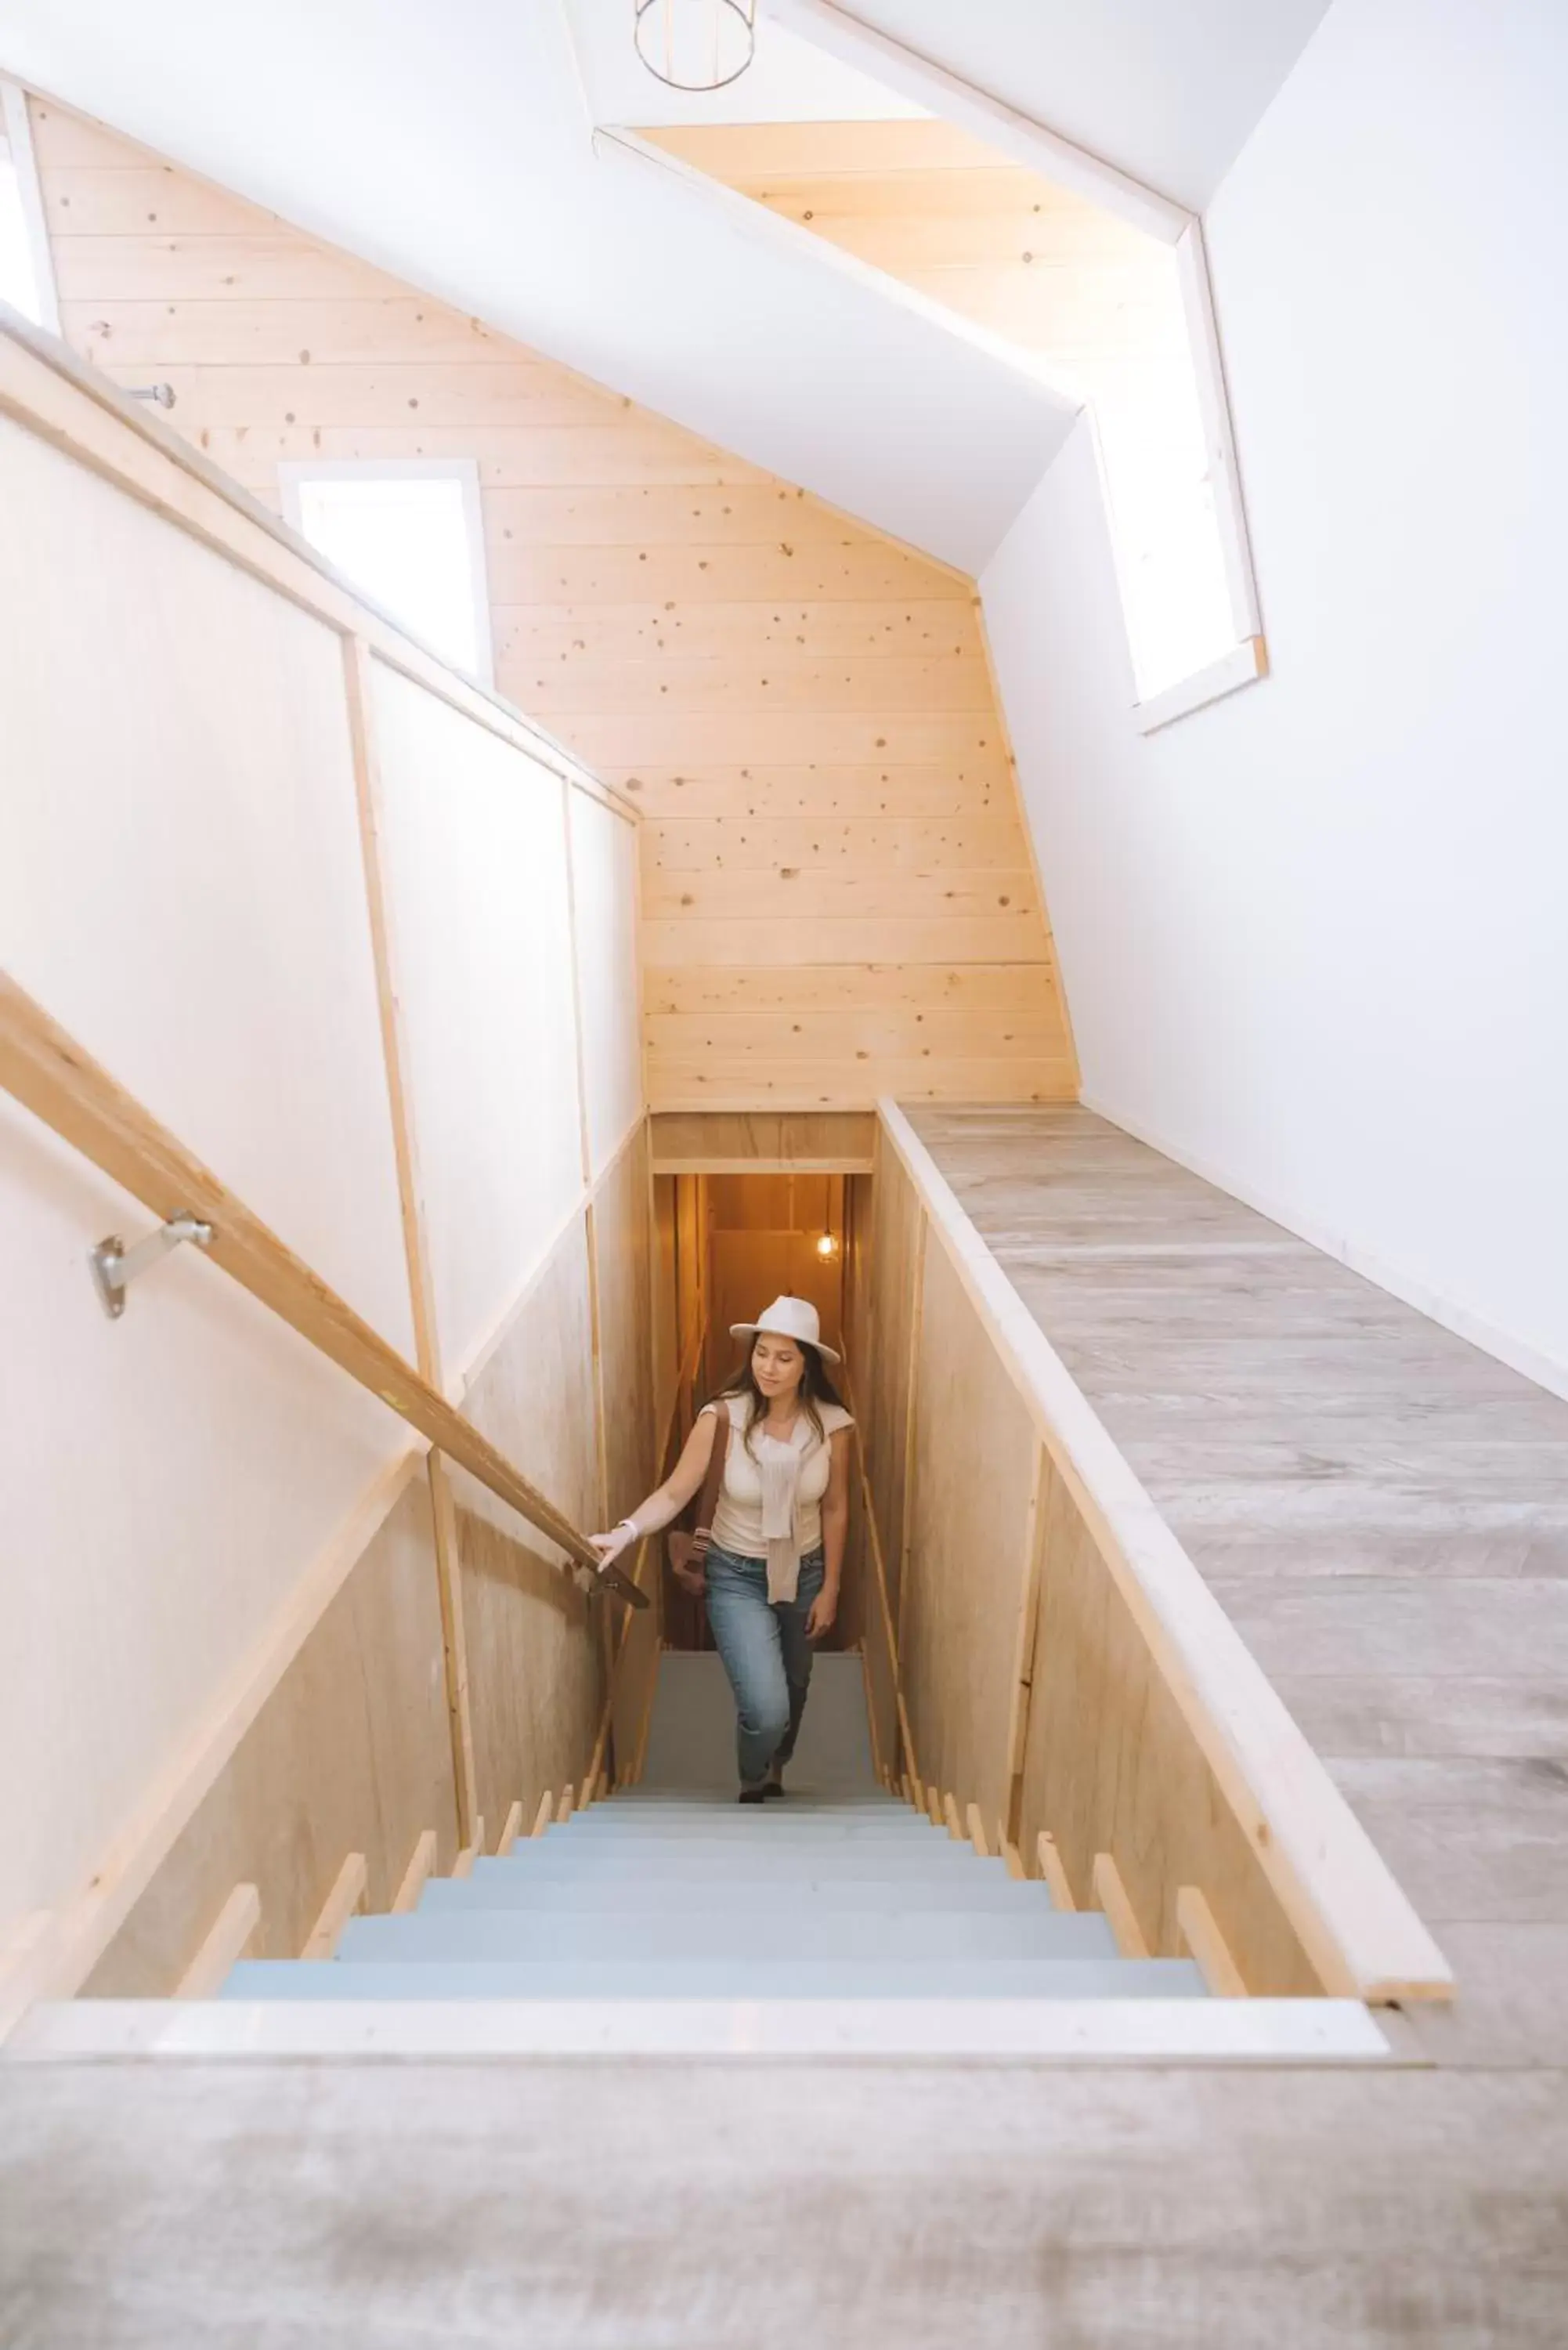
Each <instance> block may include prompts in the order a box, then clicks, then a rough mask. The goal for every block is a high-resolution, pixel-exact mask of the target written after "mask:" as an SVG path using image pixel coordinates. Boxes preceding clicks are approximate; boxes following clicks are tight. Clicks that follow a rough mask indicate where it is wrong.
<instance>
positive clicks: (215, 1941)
mask: <svg viewBox="0 0 1568 2350" xmlns="http://www.w3.org/2000/svg"><path fill="white" fill-rule="evenodd" d="M260 1924H261V1895H260V1894H259V1893H258V1892H257V1890H256V1888H255V1887H254V1885H236V1886H235V1887H234V1891H233V1892H232V1893H231V1894H230V1896H229V1898H228V1899H227V1900H226V1901H225V1902H224V1904H223V1908H221V1909H220V1910H219V1912H218V1915H217V1918H216V1919H215V1921H214V1923H213V1926H212V1928H211V1929H210V1930H209V1931H208V1933H207V1934H206V1936H205V1937H204V1938H203V1939H202V1947H201V1949H200V1950H198V1951H197V1952H196V1955H195V1957H194V1958H193V1959H192V1960H191V1963H190V1965H189V1966H188V1967H187V1968H186V1970H185V1971H184V1973H183V1974H182V1976H181V1978H180V1981H179V1983H178V1985H177V1987H176V1989H175V1992H174V1996H175V1998H176V1999H211V1998H212V1997H213V1993H214V1992H215V1991H217V1990H218V1989H219V1987H220V1985H221V1984H222V1983H223V1979H224V1977H225V1976H226V1975H227V1974H228V1971H229V1970H230V1968H231V1967H233V1966H234V1965H236V1964H237V1963H238V1961H239V1960H241V1959H243V1958H244V1955H245V1952H246V1951H247V1950H249V1949H250V1946H251V1943H252V1941H253V1940H254V1937H255V1931H256V1929H257V1927H258V1926H259V1925H260Z"/></svg>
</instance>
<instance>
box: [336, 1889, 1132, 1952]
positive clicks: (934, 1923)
mask: <svg viewBox="0 0 1568 2350" xmlns="http://www.w3.org/2000/svg"><path fill="white" fill-rule="evenodd" d="M337 1956H338V1959H339V1960H340V1962H341V1963H342V1964H344V1965H346V1966H348V1965H355V1966H358V1965H359V1964H361V1963H372V1962H375V1961H377V1960H384V1961H387V1962H391V1961H393V1960H400V1961H401V1960H407V1961H409V1962H410V1964H416V1963H417V1964H430V1963H432V1962H433V1963H436V1964H449V1963H453V1962H455V1961H458V1960H475V1961H477V1960H493V1959H530V1960H532V1959H538V1960H549V1959H561V1960H589V1961H597V1960H609V1959H614V1960H632V1959H644V1958H647V1959H684V1960H710V1959H711V1960H719V1959H730V1960H733V1961H734V1962H735V1963H736V1964H738V1965H749V1964H750V1963H752V1961H753V1960H758V1961H766V1962H770V1963H771V1962H773V1961H774V1960H786V1959H787V1960H796V1959H810V1960H818V1959H823V1960H826V1959H829V1958H845V1959H857V1960H861V1959H865V1960H884V1961H886V1960H900V1961H902V1960H915V1959H971V1958H972V1959H1114V1958H1115V1957H1116V1942H1115V1939H1114V1938H1113V1936H1112V1934H1111V1930H1110V1928H1109V1926H1108V1925H1107V1924H1106V1920H1105V1918H1103V1917H1102V1916H1101V1915H1100V1914H1099V1912H1098V1911H1097V1910H1085V1911H1082V1912H1074V1911H1071V1910H1065V1911H1064V1910H1060V1909H1037V1910H1035V1911H1034V1912H1033V1914H1032V1915H1024V1914H1023V1913H1019V1914H1015V1915H1014V1916H1012V1917H1006V1916H1003V1915H1002V1914H1000V1913H999V1912H998V1911H996V1910H992V1909H985V1910H976V1911H971V1910H966V1909H964V1908H961V1907H954V1908H948V1909H915V1910H908V1909H888V1910H882V1911H880V1912H875V1911H868V1910H863V1909H862V1910H856V1909H844V1910H838V1911H836V1912H834V1913H832V1914H831V1915H829V1916H826V1917H815V1916H813V1915H811V1914H810V1913H809V1912H807V1911H803V1912H797V1913H795V1914H794V1915H790V1914H785V1913H783V1912H779V1911H774V1912H771V1913H769V1914H767V1915H764V1916H761V1917H758V1916H753V1915H752V1914H750V1913H748V1912H747V1911H746V1910H744V1909H742V1908H740V1906H739V1905H738V1904H737V1905H734V1906H732V1905H730V1904H729V1903H725V1905H724V1906H723V1907H722V1908H721V1907H718V1906H713V1907H697V1906H696V1905H693V1906H691V1908H688V1909H687V1910H686V1911H685V1912H684V1913H682V1912H680V1911H670V1910H658V1909H656V1910H643V1909H639V1908H633V1907H630V1906H628V1908H626V1909H624V1910H622V1911H621V1912H620V1914H619V1915H618V1916H603V1915H596V1914H594V1913H591V1912H588V1913H585V1912H582V1911H576V1912H574V1911H571V1910H550V1911H541V1910H533V1909H460V1910H455V1911H448V1912H445V1913H444V1914H443V1913H442V1912H441V1911H439V1910H424V1909H419V1910H415V1911H412V1912H411V1913H410V1914H409V1915H407V1916H402V1917H381V1918H350V1919H349V1920H348V1924H347V1925H346V1926H345V1928H344V1929H343V1933H342V1938H341V1939H340V1940H339V1942H338V1945H337Z"/></svg>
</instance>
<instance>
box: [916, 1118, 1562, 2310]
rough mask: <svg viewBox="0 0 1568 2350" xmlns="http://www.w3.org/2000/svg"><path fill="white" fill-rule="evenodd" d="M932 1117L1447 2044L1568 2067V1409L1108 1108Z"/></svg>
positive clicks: (962, 1182)
mask: <svg viewBox="0 0 1568 2350" xmlns="http://www.w3.org/2000/svg"><path fill="white" fill-rule="evenodd" d="M909 1115H910V1118H911V1121H912V1123H913V1124H914V1126H915V1128H916V1129H917V1131H918V1132H919V1135H920V1137H921V1139H922V1140H923V1141H924V1142H925V1144H926V1146H927V1148H928V1149H929V1150H930V1151H931V1153H932V1155H933V1157H934V1158H935V1159H936V1161H937V1164H938V1165H939V1167H940V1169H941V1171H942V1173H943V1174H944V1175H945V1176H946V1178H947V1180H948V1181H949V1182H950V1184H951V1186H952V1188H953V1190H954V1191H955V1192H956V1193H957V1195H958V1197H959V1199H960V1200H961V1201H962V1203H963V1206H964V1207H965V1209H966V1210H967V1211H968V1212H969V1214H970V1216H971V1218H972V1220H973V1222H974V1223H975V1225H976V1227H977V1229H978V1230H979V1232H981V1236H982V1237H983V1239H984V1240H985V1241H986V1243H988V1245H989V1246H990V1247H991V1249H992V1251H993V1252H994V1253H995V1255H996V1257H997V1258H998V1260H999V1262H1000V1263H1002V1266H1003V1267H1004V1268H1005V1270H1006V1272H1007V1274H1008V1275H1009V1277H1010V1278H1011V1280H1012V1283H1013V1285H1014V1286H1015V1288H1016V1289H1017V1291H1018V1293H1019V1295H1020V1296H1021V1297H1022V1298H1023V1300H1024V1302H1025V1304H1026V1305H1028V1306H1029V1308H1030V1310H1031V1312H1032V1313H1033V1315H1034V1318H1035V1320H1036V1321H1037V1322H1038V1323H1039V1325H1040V1326H1041V1328H1042V1329H1043V1330H1044V1332H1045V1334H1046V1336H1048V1337H1049V1338H1050V1340H1051V1343H1052V1345H1053V1346H1054V1347H1055V1348H1056V1350H1057V1352H1058V1353H1059V1354H1060V1355H1061V1357H1062V1358H1063V1360H1064V1362H1065V1364H1066V1366H1067V1367H1068V1369H1069V1370H1070V1371H1071V1372H1072V1374H1073V1376H1074V1378H1075V1379H1076V1380H1077V1381H1078V1383H1079V1385H1080V1386H1081V1387H1082V1388H1083V1389H1084V1390H1085V1394H1086V1395H1087V1396H1088V1398H1089V1399H1090V1400H1091V1402H1092V1403H1093V1404H1094V1405H1095V1407H1096V1410H1097V1411H1098V1412H1099V1414H1100V1416H1101V1418H1102V1419H1103V1420H1104V1422H1105V1424H1106V1428H1107V1429H1108V1430H1109V1431H1110V1433H1111V1435H1112V1436H1113V1437H1114V1438H1115V1440H1116V1442H1117V1444H1118V1445H1119V1446H1120V1448H1121V1450H1122V1451H1123V1452H1124V1454H1125V1455H1126V1457H1127V1460H1128V1461H1130V1463H1131V1465H1132V1467H1133V1468H1134V1470H1135V1471H1137V1474H1138V1476H1139V1477H1140V1478H1141V1479H1142V1481H1143V1482H1144V1484H1145V1485H1146V1486H1147V1489H1148V1492H1150V1494H1151V1495H1152V1496H1153V1498H1154V1500H1155V1501H1156V1503H1158V1506H1159V1508H1160V1510H1161V1512H1162V1513H1163V1514H1164V1516H1165V1518H1166V1520H1167V1522H1168V1523H1169V1524H1170V1526H1171V1527H1172V1528H1173V1530H1174V1531H1175V1533H1176V1534H1177V1535H1178V1536H1179V1539H1180V1540H1181V1542H1182V1544H1184V1545H1185V1547H1186V1549H1187V1551H1188V1552H1189V1555H1190V1556H1191V1557H1192V1558H1193V1559H1194V1560H1195V1561H1196V1563H1197V1565H1199V1567H1200V1568H1201V1570H1202V1572H1203V1574H1204V1575H1205V1576H1206V1577H1207V1579H1208V1581H1209V1583H1210V1587H1211V1588H1212V1589H1213V1591H1214V1592H1215V1594H1216V1595H1217V1596H1218V1597H1219V1598H1220V1600H1221V1602H1222V1603H1223V1605H1224V1607H1225V1608H1226V1610H1227V1612H1228V1614H1229V1615H1230V1616H1231V1620H1232V1621H1233V1622H1234V1623H1235V1625H1236V1626H1237V1628H1238V1629H1239V1630H1240V1631H1241V1634H1242V1636H1243V1637H1244V1638H1245V1639H1246V1640H1247V1642H1248V1644H1249V1646H1250V1647H1251V1649H1252V1652H1253V1654H1254V1655H1255V1656H1256V1657H1257V1659H1258V1660H1259V1662H1260V1663H1261V1664H1262V1667H1263V1669H1264V1670H1265V1671H1266V1672H1267V1673H1268V1674H1269V1676H1270V1678H1271V1679H1272V1681H1273V1682H1274V1685H1275V1687H1276V1688H1277V1689H1278V1690H1280V1692H1281V1694H1282V1696H1283V1698H1284V1699H1285V1701H1286V1703H1287V1704H1288V1705H1289V1706H1290V1708H1291V1711H1293V1713H1294V1715H1295V1717H1296V1719H1297V1721H1299V1722H1300V1724H1301V1726H1302V1728H1303V1731H1305V1733H1306V1735H1307V1736H1308V1738H1310V1739H1311V1741H1312V1742H1313V1743H1314V1746H1315V1747H1316V1748H1317V1751H1318V1752H1319V1753H1320V1754H1321V1755H1322V1756H1323V1757H1324V1761H1325V1762H1326V1763H1327V1765H1328V1767H1329V1769H1330V1771H1331V1772H1332V1773H1333V1775H1334V1779H1335V1780H1336V1781H1337V1783H1338V1784H1339V1786H1340V1787H1341V1788H1342V1790H1343V1791H1344V1793H1345V1795H1346V1797H1347V1798H1348V1799H1349V1801H1350V1803H1351V1804H1353V1805H1354V1807H1355V1810H1356V1812H1357V1813H1358V1814H1360V1816H1361V1819H1362V1820H1363V1822H1364V1824H1365V1825H1366V1827H1367V1829H1368V1830H1369V1832H1370V1833H1371V1835H1373V1837H1374V1838H1375V1839H1376V1843H1377V1845H1378V1846H1379V1848H1380V1849H1381V1851H1382V1852H1383V1854H1384V1856H1385V1857H1386V1859H1387V1861H1388V1863H1389V1865H1390V1866H1391V1867H1392V1868H1393V1869H1394V1872H1395V1874H1396V1875H1397V1877H1398V1878H1399V1880H1400V1882H1401V1883H1402V1885H1403V1886H1404V1887H1405V1889H1406V1891H1407V1893H1408V1894H1409V1896H1410V1898H1411V1899H1412V1900H1413V1901H1414V1902H1415V1903H1416V1906H1417V1908H1418V1909H1419V1910H1420V1912H1421V1914H1422V1916H1423V1917H1424V1918H1426V1920H1427V1922H1428V1925H1429V1926H1430V1927H1431V1928H1432V1929H1433V1931H1434V1932H1435V1933H1436V1935H1437V1937H1438V1941H1439V1942H1440V1943H1441V1945H1442V1947H1443V1949H1444V1950H1446V1952H1447V1953H1448V1956H1449V1961H1450V1963H1451V1964H1452V1966H1453V1967H1454V1970H1455V1972H1456V1975H1457V1977H1458V1981H1459V1997H1458V2000H1457V2001H1456V2002H1455V2005H1454V2007H1453V2009H1452V2010H1451V2011H1449V2012H1444V2011H1440V2010H1426V2011H1417V2013H1416V2016H1415V2022H1416V2028H1417V2031H1418V2032H1419V2033H1420V2034H1421V2036H1422V2039H1423V2041H1424V2043H1426V2045H1427V2046H1428V2048H1429V2050H1430V2052H1431V2053H1432V2054H1433V2055H1435V2056H1436V2057H1437V2058H1438V2060H1439V2061H1440V2062H1445V2063H1452V2064H1481V2065H1489V2066H1490V2065H1494V2064H1509V2065H1514V2064H1523V2065H1530V2064H1544V2065H1549V2066H1561V2065H1568V1403H1564V1402H1563V1401H1561V1400H1560V1399H1558V1398H1557V1397H1555V1396H1552V1395H1550V1394H1548V1393H1547V1392H1546V1391H1545V1390H1544V1389H1542V1388H1538V1387H1535V1386H1533V1385H1532V1382H1531V1381H1530V1380H1528V1379H1525V1378H1521V1376H1520V1375H1519V1374H1518V1373H1517V1372H1514V1371H1511V1370H1509V1369H1507V1368H1506V1367H1504V1366H1503V1365H1502V1364H1501V1363H1499V1362H1497V1361H1495V1360H1494V1359H1493V1358H1492V1357H1490V1356H1489V1355H1485V1354H1482V1353H1481V1352H1480V1350H1479V1349H1478V1348H1477V1347H1472V1346H1469V1345H1468V1344H1467V1343H1466V1341H1465V1340H1464V1339H1462V1338H1457V1337H1455V1336H1452V1335H1451V1334H1450V1333H1449V1331H1447V1330H1444V1329H1442V1328H1441V1327H1440V1326H1438V1324H1437V1323H1435V1322H1431V1321H1428V1319H1427V1318H1426V1316H1425V1315H1420V1314H1417V1312H1415V1311H1414V1309H1413V1308H1411V1307H1410V1306H1407V1305H1402V1304H1400V1302H1399V1301H1398V1300H1397V1298H1394V1297H1391V1296H1389V1295H1388V1294H1387V1293H1386V1291H1385V1290H1381V1289H1378V1288H1376V1286H1375V1285H1374V1284H1372V1283H1371V1282H1368V1281H1365V1280H1363V1279H1362V1278H1361V1277H1360V1276H1359V1275H1358V1274H1354V1273H1352V1272H1350V1271H1349V1270H1348V1269H1347V1268H1346V1267H1345V1265H1343V1264H1341V1263H1338V1262H1337V1261H1336V1260H1335V1259H1334V1258H1333V1257H1329V1256H1325V1255H1324V1253H1323V1252H1322V1251H1321V1250H1319V1249H1315V1248H1313V1247H1312V1246H1311V1245H1310V1244H1309V1243H1306V1242H1305V1241H1301V1240H1298V1239H1296V1238H1295V1237H1294V1236H1293V1234H1292V1233H1290V1232H1285V1231H1283V1230H1282V1228H1281V1227H1280V1226H1279V1225H1277V1224H1272V1223H1270V1222H1268V1220H1267V1219H1266V1218H1265V1217H1262V1216H1261V1215H1258V1214H1256V1213H1255V1212H1254V1211H1252V1210H1251V1209H1250V1208H1246V1207H1243V1206H1242V1205H1241V1202H1240V1201H1236V1200H1234V1199H1232V1198H1231V1197H1230V1195H1229V1194H1228V1193H1226V1192H1223V1191H1217V1190H1216V1189H1215V1188H1214V1187H1213V1186H1212V1185H1211V1184H1209V1183H1205V1182H1203V1181H1202V1180H1200V1179H1199V1177H1197V1176H1195V1175H1191V1174H1189V1173H1188V1171H1187V1170H1185V1169H1184V1168H1181V1167H1179V1166H1177V1165H1176V1164H1175V1163H1174V1161H1172V1160H1171V1159H1166V1158H1163V1157H1162V1156H1161V1155H1160V1153H1159V1152H1158V1151H1156V1150H1151V1149H1148V1148H1147V1146H1146V1145H1145V1144H1143V1143H1141V1142H1136V1141H1134V1140H1133V1139H1131V1137H1130V1136H1128V1135H1127V1134H1124V1133H1123V1132H1122V1131H1121V1130H1120V1129H1119V1128H1116V1127H1114V1126H1111V1125H1109V1124H1108V1123H1107V1122H1106V1120H1105V1119H1103V1118H1096V1117H1095V1116H1094V1115H1093V1114H1092V1113H1091V1112H1090V1111H1087V1110H1082V1109H1077V1108H1069V1107H1064V1108H1040V1109H1022V1108H1021V1109H1007V1110H1002V1111H996V1110H973V1111H969V1110H932V1109H916V1110H912V1111H911V1112H910V1113H909ZM1563 2340H1564V2343H1568V2310H1565V2311H1564V2316H1563Z"/></svg>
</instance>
